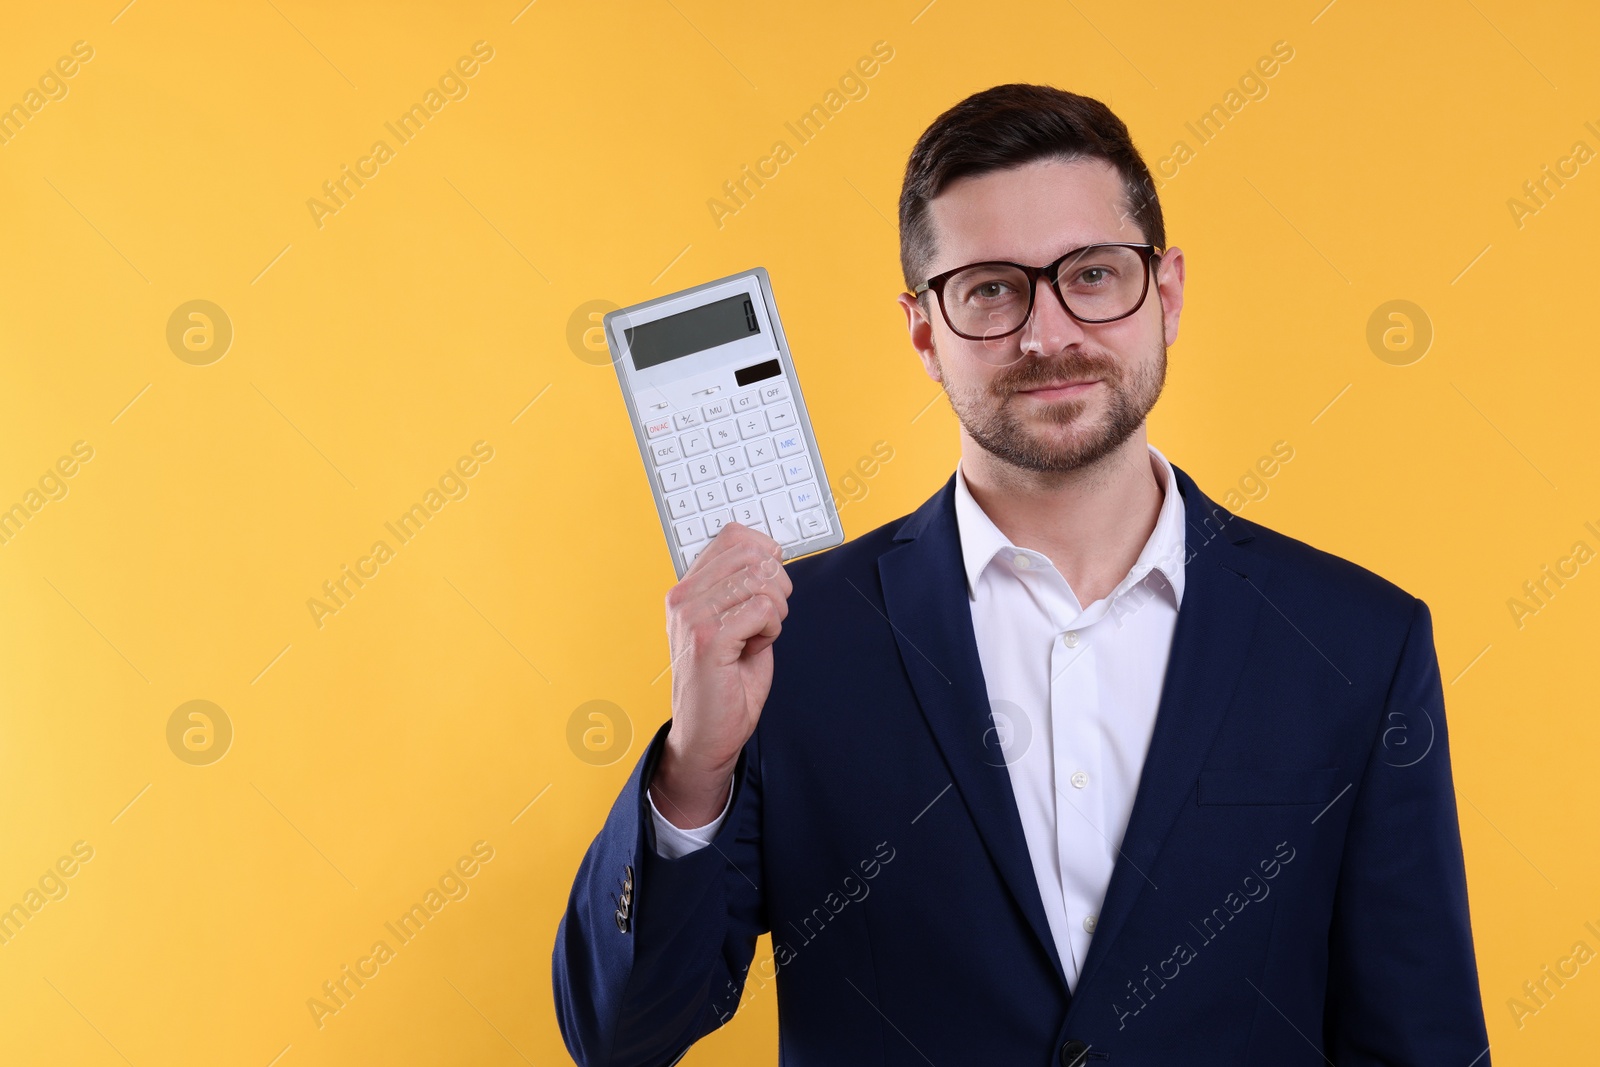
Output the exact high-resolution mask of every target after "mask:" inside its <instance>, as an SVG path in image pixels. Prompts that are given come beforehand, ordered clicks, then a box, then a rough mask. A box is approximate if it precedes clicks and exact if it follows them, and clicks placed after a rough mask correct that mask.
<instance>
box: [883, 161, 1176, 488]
mask: <svg viewBox="0 0 1600 1067" xmlns="http://www.w3.org/2000/svg"><path fill="white" fill-rule="evenodd" d="M929 219H930V221H931V222H932V224H933V232H934V235H935V247H936V252H935V255H934V261H933V263H932V264H931V265H930V266H929V268H928V271H927V273H928V275H930V276H931V275H934V274H938V273H940V272H942V271H946V270H950V269H953V268H955V267H960V266H964V265H966V264H968V263H975V262H979V261H982V260H990V259H998V260H1009V261H1011V262H1015V263H1027V264H1033V265H1035V266H1037V265H1040V264H1044V263H1049V262H1050V261H1052V260H1054V259H1056V258H1057V257H1059V256H1061V255H1062V254H1063V253H1065V252H1068V251H1071V250H1072V249H1075V248H1080V247H1082V246H1084V245H1089V244H1098V243H1102V242H1113V241H1127V242H1136V243H1142V242H1144V240H1145V238H1144V236H1143V235H1142V234H1141V233H1140V232H1139V230H1138V227H1137V226H1135V224H1134V223H1133V220H1132V219H1131V218H1130V217H1129V216H1128V214H1127V202H1126V200H1125V198H1124V195H1123V189H1122V183H1121V181H1120V179H1119V178H1118V176H1117V172H1116V169H1115V168H1114V167H1112V166H1111V165H1110V164H1109V163H1106V162H1104V161H1103V160H1097V159H1093V160H1090V159H1085V160H1077V161H1074V162H1071V163H1063V162H1060V161H1057V160H1048V161H1045V160H1041V161H1038V162H1034V163H1029V164H1025V165H1024V166H1021V167H1017V168H1013V169H1010V170H1003V171H991V172H989V173H987V174H981V175H975V176H973V177H969V178H963V179H960V180H958V181H956V182H953V183H951V185H950V186H949V187H947V188H946V189H945V191H944V192H942V193H941V194H940V195H939V196H937V197H936V198H934V200H933V201H931V202H930V204H929ZM900 303H901V306H902V307H903V308H904V309H905V312H906V321H907V326H908V328H909V329H910V332H911V342H912V345H913V346H914V347H915V348H916V350H917V353H918V355H919V356H921V358H922V361H923V365H924V367H925V368H926V370H927V372H928V376H929V377H931V378H933V379H934V380H935V381H937V382H940V383H941V384H943V386H944V389H945V392H946V393H947V394H948V395H949V397H950V405H951V407H953V408H954V409H955V412H956V417H957V418H958V419H959V420H960V421H961V425H962V428H963V429H964V430H965V431H966V433H967V434H968V435H969V436H970V437H972V439H973V440H974V441H976V442H977V443H978V444H979V445H980V446H981V447H982V448H983V449H984V450H986V451H987V452H989V453H991V454H993V455H994V456H995V457H997V458H998V459H1000V460H1001V461H1003V462H1005V463H1008V464H1011V465H1013V466H1016V467H1019V468H1022V469H1025V470H1031V471H1041V472H1061V471H1069V470H1075V469H1078V468H1081V467H1085V466H1088V465H1090V464H1092V463H1094V462H1096V461H1097V460H1100V459H1101V458H1103V457H1104V456H1106V455H1108V454H1109V453H1111V452H1112V451H1114V450H1115V449H1116V448H1117V447H1118V446H1120V445H1121V444H1123V442H1125V441H1127V440H1128V438H1129V437H1130V436H1131V435H1132V434H1133V433H1134V431H1136V430H1137V429H1139V427H1140V426H1141V425H1142V424H1143V423H1144V419H1145V416H1146V414H1148V412H1149V411H1150V409H1151V407H1153V406H1154V404H1155V402H1156V398H1157V397H1158V396H1160V395H1161V387H1162V385H1163V383H1164V382H1165V380H1166V370H1167V345H1168V344H1170V343H1172V342H1173V341H1174V340H1176V339H1177V333H1178V314H1179V312H1180V310H1181V309H1182V306H1183V253H1182V251H1181V250H1179V249H1176V248H1171V249H1168V250H1167V251H1166V253H1165V254H1164V255H1163V256H1162V258H1161V261H1160V268H1159V270H1158V272H1157V276H1156V278H1155V279H1154V280H1152V282H1151V285H1150V289H1149V292H1148V293H1147V294H1146V296H1145V301H1144V303H1143V304H1142V305H1141V306H1140V307H1139V310H1138V311H1135V312H1134V313H1133V314H1132V315H1129V316H1128V317H1127V318H1124V319H1119V320H1117V321H1115V322H1106V323H1089V324H1084V323H1080V322H1078V321H1077V320H1075V319H1073V318H1072V317H1071V316H1070V315H1068V314H1067V312H1066V310H1065V309H1064V308H1063V307H1062V306H1061V302H1060V301H1059V300H1058V299H1056V295H1055V292H1054V290H1052V289H1051V288H1050V284H1049V282H1047V281H1046V280H1045V279H1043V278H1041V279H1039V283H1038V286H1037V288H1036V291H1035V295H1034V304H1033V312H1032V314H1031V316H1030V317H1029V319H1028V321H1027V323H1026V324H1025V325H1024V326H1023V327H1022V329H1021V330H1019V331H1017V332H1016V333H1014V334H1012V335H1011V336H1009V337H1005V338H1001V339H999V340H990V341H981V340H980V341H971V340H967V339H966V338H963V337H959V336H957V335H956V334H955V333H953V332H952V331H951V330H950V327H949V325H948V324H947V323H946V322H945V320H944V316H943V315H942V314H941V313H940V311H939V308H938V307H937V306H936V304H935V302H934V295H933V293H932V292H928V293H924V294H923V295H922V297H921V298H920V301H918V300H914V299H912V298H911V297H910V296H908V295H905V294H902V295H901V296H900ZM924 306H925V307H926V310H924ZM1059 382H1082V383H1084V384H1079V385H1074V386H1072V387H1070V388H1067V389H1059V390H1040V387H1041V386H1047V385H1051V384H1053V383H1059Z"/></svg>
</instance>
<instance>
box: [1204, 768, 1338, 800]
mask: <svg viewBox="0 0 1600 1067" xmlns="http://www.w3.org/2000/svg"><path fill="white" fill-rule="evenodd" d="M1347 784H1348V781H1347V780H1341V778H1340V771H1339V768H1338V767H1309V768H1307V767H1246V768H1239V769H1232V768H1216V769H1212V768H1201V770H1200V787H1199V797H1198V800H1199V802H1200V803H1201V804H1327V803H1329V802H1330V801H1332V800H1333V798H1334V797H1336V796H1338V795H1339V790H1341V789H1343V788H1344V787H1345V786H1346V785H1347Z"/></svg>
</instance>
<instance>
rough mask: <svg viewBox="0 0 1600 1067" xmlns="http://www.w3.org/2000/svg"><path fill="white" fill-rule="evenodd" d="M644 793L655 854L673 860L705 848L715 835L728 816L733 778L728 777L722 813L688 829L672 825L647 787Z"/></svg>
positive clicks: (731, 799)
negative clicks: (654, 837)
mask: <svg viewBox="0 0 1600 1067" xmlns="http://www.w3.org/2000/svg"><path fill="white" fill-rule="evenodd" d="M644 794H645V797H646V798H647V799H648V800H649V801H650V821H651V823H652V824H654V826H655V829H656V855H658V856H662V857H664V858H665V859H669V860H675V859H677V858H678V857H680V856H687V855H688V854H689V853H691V852H697V851H699V850H700V849H702V848H705V847H706V846H707V845H709V844H711V839H712V838H713V837H716V836H717V829H718V828H719V827H721V825H722V820H723V819H726V818H727V817H728V808H729V806H730V805H731V804H732V803H733V779H732V778H729V779H728V799H727V800H726V801H724V802H723V805H722V814H721V815H718V816H717V817H716V818H715V819H713V820H712V821H711V822H709V823H707V824H706V825H704V826H696V827H694V828H693V829H689V830H685V829H682V828H681V827H677V826H674V825H672V824H671V823H670V822H668V821H667V819H666V816H664V815H662V814H661V811H660V809H658V808H657V807H656V798H655V797H654V796H651V794H650V790H649V789H648V788H646V789H645V791H644Z"/></svg>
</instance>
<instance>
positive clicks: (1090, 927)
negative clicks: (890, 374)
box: [1083, 915, 1095, 934]
mask: <svg viewBox="0 0 1600 1067" xmlns="http://www.w3.org/2000/svg"><path fill="white" fill-rule="evenodd" d="M1094 926H1095V917H1094V916H1093V915H1089V916H1085V917H1084V920H1083V932H1084V933H1086V934H1092V933H1094Z"/></svg>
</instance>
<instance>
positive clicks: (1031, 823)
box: [646, 445, 1185, 989]
mask: <svg viewBox="0 0 1600 1067" xmlns="http://www.w3.org/2000/svg"><path fill="white" fill-rule="evenodd" d="M1148 447H1149V449H1150V466H1151V469H1152V470H1153V471H1154V473H1155V476H1156V482H1157V484H1158V485H1159V486H1160V487H1161V490H1162V501H1161V510H1160V512H1159V513H1158V514H1157V516H1156V525H1155V529H1154V530H1153V531H1151V534H1150V537H1149V539H1148V540H1147V541H1146V542H1145V545H1144V548H1143V550H1142V551H1141V552H1140V553H1139V557H1138V559H1137V560H1136V561H1135V562H1134V564H1133V567H1132V569H1131V570H1129V572H1128V574H1127V575H1126V576H1125V577H1124V578H1123V579H1122V580H1121V581H1120V582H1118V583H1117V586H1116V588H1115V589H1113V590H1112V591H1111V592H1110V593H1109V594H1108V595H1107V596H1105V597H1103V598H1102V599H1100V600H1097V601H1095V602H1094V603H1093V604H1090V605H1089V606H1088V607H1081V606H1080V605H1079V602H1078V598H1077V596H1076V595H1075V594H1074V593H1073V591H1072V589H1071V588H1070V587H1069V586H1068V585H1067V582H1066V579H1065V578H1063V577H1062V576H1061V572H1060V571H1058V570H1057V569H1056V567H1055V565H1054V564H1053V563H1052V562H1051V561H1050V559H1049V557H1047V556H1045V555H1044V554H1043V553H1041V552H1038V551H1035V550H1033V549H1029V548H1020V547H1018V546H1017V545H1014V544H1012V542H1011V541H1010V539H1009V538H1007V537H1006V536H1005V534H1003V533H1001V532H1000V529H999V527H997V526H995V524H994V522H993V521H992V520H991V519H990V518H989V516H988V515H987V514H985V513H984V511H983V509H982V508H981V507H979V506H978V503H977V501H976V500H974V499H973V497H972V493H971V492H970V491H969V490H968V488H967V481H966V475H965V473H963V472H962V470H961V465H960V464H959V463H957V464H956V488H955V510H956V522H957V527H958V530H959V533H960V538H961V554H962V559H963V563H964V565H965V568H966V576H967V594H968V598H969V602H970V607H971V610H972V628H973V634H974V637H975V639H976V641H977V645H978V656H979V660H980V661H981V663H982V666H983V677H984V683H985V686H986V688H987V690H988V695H989V701H990V708H991V712H992V715H993V718H994V723H995V730H994V732H993V733H992V734H991V735H990V737H989V738H987V739H986V740H989V741H991V742H992V743H991V744H990V745H988V746H987V747H988V749H989V752H990V755H989V757H988V758H989V759H990V760H991V761H993V762H994V763H995V764H996V765H998V764H1001V763H1004V764H1005V766H1006V767H1007V769H1008V771H1009V772H1010V775H1011V788H1012V792H1013V794H1014V795H1015V797H1016V803H1017V812H1018V814H1019V815H1020V816H1021V818H1022V829H1023V833H1024V836H1025V837H1026V839H1027V842H1028V852H1029V856H1030V858H1031V859H1032V861H1033V870H1034V876H1035V878H1037V880H1038V884H1039V895H1040V898H1041V899H1042V900H1043V903H1044V913H1045V918H1046V919H1047V920H1048V921H1049V924H1050V932H1051V936H1052V937H1053V939H1054V940H1055V943H1056V949H1057V952H1058V954H1059V955H1060V957H1061V964H1062V967H1063V968H1064V969H1065V971H1066V976H1067V984H1068V988H1069V989H1075V988H1076V986H1077V981H1078V974H1079V972H1080V971H1081V970H1082V968H1083V961H1084V957H1085V956H1086V955H1087V953H1088V951H1089V940H1090V938H1091V937H1092V936H1093V934H1094V928H1095V922H1096V920H1097V918H1098V916H1099V912H1100V904H1101V902H1102V901H1103V900H1104V899H1105V892H1106V886H1107V884H1108V883H1109V882H1110V881H1111V869H1112V867H1113V866H1114V864H1115V862H1116V856H1117V849H1118V848H1119V847H1120V846H1121V844H1122V835H1123V832H1124V831H1125V830H1126V829H1127V825H1128V815H1129V813H1130V812H1131V811H1132V810H1133V798H1134V793H1135V791H1136V790H1137V789H1138V786H1139V775H1140V771H1141V770H1142V769H1143V767H1144V757H1145V753H1146V751H1147V750H1148V749H1149V746H1150V735H1151V732H1152V730H1153V729H1154V727H1155V717H1156V707H1157V704H1158V703H1159V701H1160V698H1161V685H1162V680H1163V678H1164V677H1165V676H1166V669H1167V656H1168V653H1169V652H1170V651H1171V647H1172V633H1173V628H1174V627H1175V626H1176V624H1177V616H1178V606H1179V604H1180V602H1181V600H1182V596H1183V577H1184V575H1183V559H1184V553H1185V549H1184V521H1185V520H1184V507H1183V498H1182V496H1180V495H1179V494H1178V493H1177V492H1176V488H1177V482H1176V480H1175V479H1174V477H1173V474H1172V465H1171V464H1170V463H1168V462H1167V458H1166V457H1165V456H1163V455H1162V454H1161V452H1160V451H1158V450H1157V449H1156V447H1155V446H1154V445H1149V446H1148ZM729 785H730V789H729V801H730V802H731V800H732V788H731V786H732V783H731V782H730V783H729ZM646 795H647V796H648V791H647V794H646ZM650 807H651V813H652V822H653V823H654V826H655V831H656V850H657V852H659V853H660V854H661V855H663V856H666V857H668V858H676V857H678V856H682V855H685V854H687V853H689V852H693V851H695V850H696V849H698V848H704V847H705V846H706V845H707V844H709V843H710V841H711V839H712V837H713V836H715V834H716V832H717V828H718V827H719V826H720V825H721V824H722V820H723V819H724V818H725V817H726V816H727V813H728V807H727V804H726V803H725V804H724V806H723V810H722V814H721V815H719V816H717V818H716V819H715V820H713V821H712V822H711V823H709V824H707V825H706V826H703V827H698V828H695V829H690V830H683V829H679V828H678V827H676V826H673V825H672V824H671V823H669V822H668V821H667V820H666V819H665V818H663V817H662V815H661V813H660V811H658V810H656V807H655V800H654V798H653V797H651V798H650Z"/></svg>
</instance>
